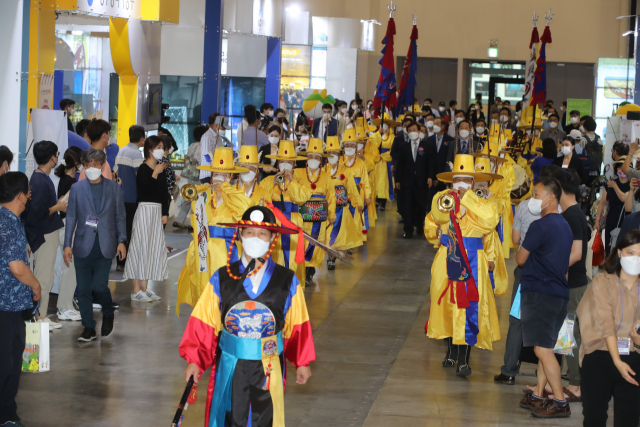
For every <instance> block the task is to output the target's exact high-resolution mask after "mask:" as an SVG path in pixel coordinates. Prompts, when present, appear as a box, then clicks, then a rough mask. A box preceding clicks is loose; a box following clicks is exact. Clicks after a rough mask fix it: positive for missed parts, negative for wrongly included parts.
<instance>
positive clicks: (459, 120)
mask: <svg viewBox="0 0 640 427" xmlns="http://www.w3.org/2000/svg"><path fill="white" fill-rule="evenodd" d="M463 120H464V117H456V123H460V122H461V121H463Z"/></svg>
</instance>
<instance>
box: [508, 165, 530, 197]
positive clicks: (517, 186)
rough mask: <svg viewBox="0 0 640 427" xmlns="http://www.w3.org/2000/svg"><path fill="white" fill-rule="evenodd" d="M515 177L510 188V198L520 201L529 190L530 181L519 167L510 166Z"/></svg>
mask: <svg viewBox="0 0 640 427" xmlns="http://www.w3.org/2000/svg"><path fill="white" fill-rule="evenodd" d="M511 166H512V167H513V175H514V177H515V180H514V184H513V187H511V198H512V199H515V200H520V199H522V198H523V197H524V196H526V195H527V193H529V190H531V180H530V179H529V177H528V176H527V174H526V173H525V171H524V169H523V167H522V166H520V165H511Z"/></svg>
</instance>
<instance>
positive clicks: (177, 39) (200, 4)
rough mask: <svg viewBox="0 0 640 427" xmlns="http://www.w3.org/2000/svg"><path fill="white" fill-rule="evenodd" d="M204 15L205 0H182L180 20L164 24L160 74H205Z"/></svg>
mask: <svg viewBox="0 0 640 427" xmlns="http://www.w3.org/2000/svg"><path fill="white" fill-rule="evenodd" d="M226 3H227V2H225V6H226ZM204 16H205V0H182V1H180V23H179V24H178V25H175V24H162V36H161V44H160V51H161V54H160V74H162V75H170V76H202V68H203V62H202V61H203V55H204Z"/></svg>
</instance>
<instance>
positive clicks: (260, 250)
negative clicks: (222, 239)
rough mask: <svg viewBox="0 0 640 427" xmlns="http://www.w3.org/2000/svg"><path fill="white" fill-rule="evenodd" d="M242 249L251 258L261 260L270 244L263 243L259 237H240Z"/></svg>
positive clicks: (268, 242)
mask: <svg viewBox="0 0 640 427" xmlns="http://www.w3.org/2000/svg"><path fill="white" fill-rule="evenodd" d="M240 239H241V240H242V249H243V250H244V252H245V253H246V254H247V255H248V256H249V257H251V258H261V257H263V256H265V255H266V254H267V252H269V247H270V246H271V242H270V241H267V242H265V241H264V240H262V239H261V238H259V237H247V238H245V237H240Z"/></svg>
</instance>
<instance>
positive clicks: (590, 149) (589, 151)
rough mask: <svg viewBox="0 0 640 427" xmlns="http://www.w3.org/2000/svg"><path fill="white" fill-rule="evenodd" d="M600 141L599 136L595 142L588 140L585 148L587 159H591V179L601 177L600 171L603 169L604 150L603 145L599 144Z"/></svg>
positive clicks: (596, 136)
mask: <svg viewBox="0 0 640 427" xmlns="http://www.w3.org/2000/svg"><path fill="white" fill-rule="evenodd" d="M585 138H586V136H585ZM599 140H600V137H599V136H598V135H595V139H594V140H593V141H592V140H591V139H589V138H587V143H586V145H585V146H584V151H583V152H584V153H586V155H587V157H589V163H590V164H591V165H590V168H589V175H590V176H591V177H594V176H598V175H600V170H601V168H602V160H603V155H602V150H603V148H602V145H600V143H598V141H599ZM592 179H593V178H592Z"/></svg>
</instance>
